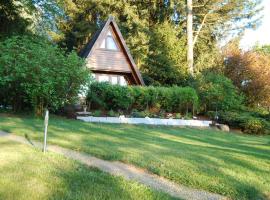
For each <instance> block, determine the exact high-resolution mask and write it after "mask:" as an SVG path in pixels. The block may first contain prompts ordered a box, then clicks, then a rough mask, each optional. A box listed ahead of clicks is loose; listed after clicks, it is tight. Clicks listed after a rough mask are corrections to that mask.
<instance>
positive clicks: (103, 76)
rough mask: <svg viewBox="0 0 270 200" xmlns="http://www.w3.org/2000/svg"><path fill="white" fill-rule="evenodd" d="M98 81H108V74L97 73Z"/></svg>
mask: <svg viewBox="0 0 270 200" xmlns="http://www.w3.org/2000/svg"><path fill="white" fill-rule="evenodd" d="M98 81H99V82H109V76H108V75H105V74H104V75H99V76H98Z"/></svg>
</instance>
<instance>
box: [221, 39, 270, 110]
mask: <svg viewBox="0 0 270 200" xmlns="http://www.w3.org/2000/svg"><path fill="white" fill-rule="evenodd" d="M224 52H225V55H226V62H225V63H226V68H225V74H226V75H227V76H228V77H229V78H231V79H232V80H233V82H234V84H235V85H236V86H237V87H238V88H239V89H241V90H242V92H243V93H245V94H246V96H247V97H248V98H247V103H248V104H249V105H252V106H258V105H260V106H265V107H268V108H269V107H270V78H269V77H270V55H269V54H265V53H264V52H258V50H257V49H255V50H250V51H247V52H242V51H241V50H240V48H239V41H238V40H236V41H232V42H230V43H229V44H228V45H227V47H226V48H225V51H224Z"/></svg>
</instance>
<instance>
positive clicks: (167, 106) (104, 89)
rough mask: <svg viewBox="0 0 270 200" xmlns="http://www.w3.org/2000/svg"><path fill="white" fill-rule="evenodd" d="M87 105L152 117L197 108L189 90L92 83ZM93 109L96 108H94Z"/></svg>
mask: <svg viewBox="0 0 270 200" xmlns="http://www.w3.org/2000/svg"><path fill="white" fill-rule="evenodd" d="M87 101H88V104H91V105H96V106H97V107H98V108H102V109H105V110H114V111H115V110H123V111H127V110H137V111H144V112H146V113H145V115H147V116H149V117H150V116H152V117H155V116H157V115H158V114H159V112H160V111H161V110H164V111H165V112H187V111H190V110H193V109H194V108H196V107H197V105H198V101H199V100H198V95H197V93H196V91H195V90H194V89H193V88H191V87H141V86H129V87H123V86H119V85H111V84H109V83H98V82H94V83H92V84H91V85H90V87H89V92H88V95H87ZM94 107H95V106H94Z"/></svg>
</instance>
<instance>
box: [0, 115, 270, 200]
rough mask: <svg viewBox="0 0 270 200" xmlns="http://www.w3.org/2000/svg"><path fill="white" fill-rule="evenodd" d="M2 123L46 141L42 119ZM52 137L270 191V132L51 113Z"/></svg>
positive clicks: (219, 184)
mask: <svg viewBox="0 0 270 200" xmlns="http://www.w3.org/2000/svg"><path fill="white" fill-rule="evenodd" d="M0 129H1V130H4V131H7V132H12V133H15V134H18V135H21V136H24V135H25V134H27V135H28V137H30V138H31V139H34V140H39V141H42V137H43V136H42V135H43V134H42V130H43V120H41V119H37V118H33V117H31V116H13V115H8V114H2V115H1V117H0ZM48 135H49V138H48V142H49V143H50V144H57V145H60V146H63V147H67V148H71V149H74V150H77V151H82V152H86V153H89V154H92V155H94V156H97V157H100V158H103V159H108V160H120V161H123V162H127V163H131V164H133V165H136V166H139V167H141V168H145V169H147V170H149V171H151V172H153V173H155V174H158V175H160V176H163V177H166V178H168V179H171V180H173V181H175V182H177V183H180V184H184V185H187V186H190V187H193V188H199V189H204V190H207V191H211V192H215V193H219V194H222V195H226V196H228V197H231V198H233V199H267V198H269V195H270V188H269V185H270V136H260V137H258V136H251V135H243V134H235V133H233V134H231V133H223V132H220V131H214V130H209V129H202V130H201V129H191V128H173V127H156V126H155V127H151V126H143V125H141V126H134V125H116V124H92V123H84V122H80V121H75V120H67V119H63V118H59V117H54V116H51V118H50V122H49V130H48Z"/></svg>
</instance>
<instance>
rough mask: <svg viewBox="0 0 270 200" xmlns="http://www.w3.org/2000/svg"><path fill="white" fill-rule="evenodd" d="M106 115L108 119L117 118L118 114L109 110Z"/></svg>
mask: <svg viewBox="0 0 270 200" xmlns="http://www.w3.org/2000/svg"><path fill="white" fill-rule="evenodd" d="M107 114H108V116H109V117H119V113H117V112H115V111H113V110H110V111H109V112H108V113H107Z"/></svg>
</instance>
